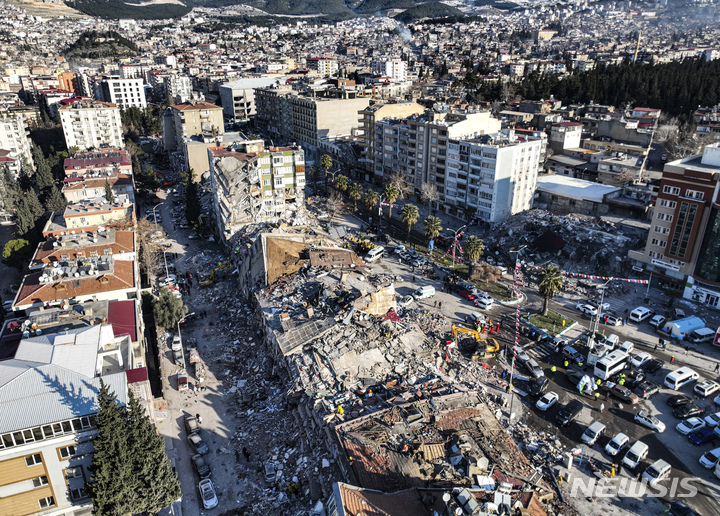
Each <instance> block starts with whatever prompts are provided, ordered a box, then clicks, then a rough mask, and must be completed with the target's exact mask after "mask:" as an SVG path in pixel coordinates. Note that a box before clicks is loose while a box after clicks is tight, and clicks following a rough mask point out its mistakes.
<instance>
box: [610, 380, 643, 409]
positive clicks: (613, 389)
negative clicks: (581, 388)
mask: <svg viewBox="0 0 720 516" xmlns="http://www.w3.org/2000/svg"><path fill="white" fill-rule="evenodd" d="M606 390H607V392H608V394H612V395H613V396H615V397H616V398H619V399H621V400H622V401H625V402H627V403H631V404H633V405H635V404H636V403H639V402H640V398H639V397H638V395H637V394H634V393H633V392H632V391H631V390H630V389H628V388H627V387H625V386H624V385H619V384H617V383H615V384H610V385H609V386H608V387H607V388H606Z"/></svg>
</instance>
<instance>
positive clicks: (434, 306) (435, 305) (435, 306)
mask: <svg viewBox="0 0 720 516" xmlns="http://www.w3.org/2000/svg"><path fill="white" fill-rule="evenodd" d="M433 308H437V299H436V300H435V304H434V305H433Z"/></svg>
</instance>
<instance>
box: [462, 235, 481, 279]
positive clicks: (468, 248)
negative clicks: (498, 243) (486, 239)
mask: <svg viewBox="0 0 720 516" xmlns="http://www.w3.org/2000/svg"><path fill="white" fill-rule="evenodd" d="M463 250H464V251H465V255H466V256H467V259H468V260H469V261H470V277H471V278H472V277H473V276H474V274H475V268H476V267H477V261H478V260H479V259H480V257H481V256H482V254H483V253H484V252H485V245H484V244H483V241H482V240H481V239H479V238H478V237H476V236H469V237H467V240H465V245H463Z"/></svg>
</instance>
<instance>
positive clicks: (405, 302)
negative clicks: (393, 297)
mask: <svg viewBox="0 0 720 516" xmlns="http://www.w3.org/2000/svg"><path fill="white" fill-rule="evenodd" d="M413 301H415V298H414V297H412V296H403V298H402V299H400V300H399V301H398V302H397V305H398V306H399V307H400V308H407V307H408V306H410V305H411V304H412V302H413Z"/></svg>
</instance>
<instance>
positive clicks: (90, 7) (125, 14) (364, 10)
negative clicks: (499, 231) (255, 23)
mask: <svg viewBox="0 0 720 516" xmlns="http://www.w3.org/2000/svg"><path fill="white" fill-rule="evenodd" d="M64 1H65V3H66V4H67V5H68V6H70V7H72V8H74V9H77V10H78V11H80V12H83V13H85V14H88V15H90V16H97V17H99V18H112V19H119V18H134V19H165V18H179V17H181V16H184V15H186V14H187V13H189V12H190V11H191V9H192V8H193V7H201V6H204V7H226V6H230V5H238V4H246V5H250V6H252V7H255V8H257V9H261V10H263V11H265V12H267V13H268V14H270V15H310V14H318V15H319V14H324V15H328V16H331V17H332V16H337V17H340V18H348V17H352V16H358V15H360V16H362V15H373V14H382V13H384V12H387V11H388V10H390V9H410V10H413V11H415V12H417V13H418V14H420V15H422V16H431V17H432V16H449V15H453V14H455V15H457V14H462V13H461V11H459V10H458V9H456V8H454V7H450V6H447V5H445V4H441V3H439V2H435V1H432V0H180V2H181V3H148V4H145V5H139V4H140V2H141V1H142V0H130V2H124V1H123V0H64ZM422 4H425V5H422ZM419 6H422V8H421V9H418V7H419ZM406 18H407V17H406Z"/></svg>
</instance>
